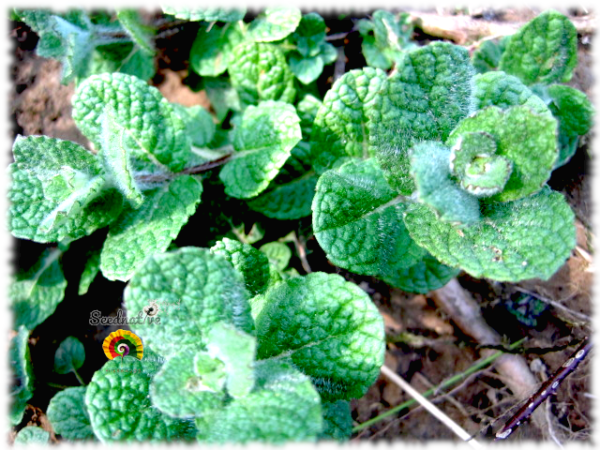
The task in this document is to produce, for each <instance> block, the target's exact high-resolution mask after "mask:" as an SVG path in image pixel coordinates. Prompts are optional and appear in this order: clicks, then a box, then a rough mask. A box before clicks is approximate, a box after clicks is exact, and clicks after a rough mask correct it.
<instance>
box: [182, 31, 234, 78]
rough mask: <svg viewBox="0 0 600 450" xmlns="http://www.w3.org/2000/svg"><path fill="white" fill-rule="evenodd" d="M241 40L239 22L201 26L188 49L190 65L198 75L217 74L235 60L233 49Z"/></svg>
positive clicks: (211, 75)
mask: <svg viewBox="0 0 600 450" xmlns="http://www.w3.org/2000/svg"><path fill="white" fill-rule="evenodd" d="M243 41H244V34H243V31H242V28H241V26H240V24H239V23H231V24H226V25H224V26H219V25H213V26H211V27H209V28H207V29H204V28H202V29H200V30H199V32H198V34H197V35H196V39H195V40H194V43H193V44H192V49H191V50H190V66H191V67H192V69H193V70H194V72H196V73H197V74H198V75H200V76H203V77H216V76H219V75H221V74H222V73H224V72H225V71H226V70H227V69H228V68H229V65H230V64H231V63H232V62H235V59H234V58H233V49H234V47H235V46H236V45H238V44H240V43H242V42H243Z"/></svg>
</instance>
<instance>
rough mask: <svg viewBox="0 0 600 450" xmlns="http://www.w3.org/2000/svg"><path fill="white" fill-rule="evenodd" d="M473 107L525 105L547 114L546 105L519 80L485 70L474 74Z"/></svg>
mask: <svg viewBox="0 0 600 450" xmlns="http://www.w3.org/2000/svg"><path fill="white" fill-rule="evenodd" d="M474 96H475V107H476V109H483V108H486V107H487V106H497V107H499V108H502V109H508V108H510V107H511V106H527V107H529V108H530V109H531V110H532V111H534V112H536V113H538V114H541V115H548V114H549V111H548V107H547V106H546V104H545V103H544V102H543V101H542V99H541V98H539V97H538V96H537V95H535V94H534V93H533V92H532V91H531V89H529V88H528V87H527V86H525V85H524V84H523V82H522V81H521V80H519V79H518V78H517V77H515V76H513V75H508V74H507V73H504V72H487V73H485V74H483V75H476V76H475V91H474Z"/></svg>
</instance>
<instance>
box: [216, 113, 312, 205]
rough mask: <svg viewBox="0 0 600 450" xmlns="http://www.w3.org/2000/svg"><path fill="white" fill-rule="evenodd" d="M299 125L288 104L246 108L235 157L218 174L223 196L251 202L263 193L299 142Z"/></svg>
mask: <svg viewBox="0 0 600 450" xmlns="http://www.w3.org/2000/svg"><path fill="white" fill-rule="evenodd" d="M299 122H300V119H299V118H298V115H297V114H296V111H295V109H294V107H293V106H292V105H289V104H285V103H282V102H271V101H269V102H262V103H261V104H260V105H259V106H256V107H255V106H249V107H248V108H247V109H246V110H245V111H244V115H243V116H242V119H241V123H240V124H239V125H238V126H237V127H236V128H235V131H234V137H233V146H234V148H235V150H236V153H235V154H234V157H233V158H232V160H231V161H229V162H228V163H227V164H226V165H225V166H224V167H223V168H222V169H221V172H220V174H219V177H220V179H221V181H223V183H224V184H225V193H227V194H228V195H231V196H233V197H237V198H250V197H255V196H256V195H258V194H259V193H260V192H262V191H263V190H265V189H266V188H267V186H268V185H269V182H270V181H271V180H272V179H273V178H275V176H276V175H277V174H278V173H279V169H281V167H282V166H283V164H284V163H285V162H286V160H287V159H288V157H289V156H290V153H291V151H292V149H293V148H294V146H295V145H296V144H297V143H298V141H300V139H301V138H302V134H301V131H300V125H299Z"/></svg>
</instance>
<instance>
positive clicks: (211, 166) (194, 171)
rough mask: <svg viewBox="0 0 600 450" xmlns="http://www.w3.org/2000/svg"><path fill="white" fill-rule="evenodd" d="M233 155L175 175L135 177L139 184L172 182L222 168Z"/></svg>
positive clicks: (163, 174)
mask: <svg viewBox="0 0 600 450" xmlns="http://www.w3.org/2000/svg"><path fill="white" fill-rule="evenodd" d="M232 155H233V153H228V154H226V155H224V156H222V157H220V158H219V159H215V160H214V161H209V162H206V163H204V164H200V165H199V166H194V167H188V168H187V169H183V170H182V171H181V172H177V173H168V174H167V173H160V174H156V173H153V174H150V175H138V176H137V177H136V179H137V181H141V182H145V183H159V182H162V181H168V180H172V179H173V178H176V177H177V176H179V175H195V174H199V173H202V172H206V171H208V170H210V169H214V168H215V167H219V166H222V165H223V164H225V163H227V162H228V161H229V160H230V159H231V157H232Z"/></svg>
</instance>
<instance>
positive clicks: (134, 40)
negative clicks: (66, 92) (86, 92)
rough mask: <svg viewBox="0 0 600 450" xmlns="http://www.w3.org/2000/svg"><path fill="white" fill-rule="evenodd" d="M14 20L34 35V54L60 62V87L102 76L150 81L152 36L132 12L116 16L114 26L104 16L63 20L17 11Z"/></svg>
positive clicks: (79, 14) (74, 14) (71, 15)
mask: <svg viewBox="0 0 600 450" xmlns="http://www.w3.org/2000/svg"><path fill="white" fill-rule="evenodd" d="M15 14H16V17H17V18H18V19H20V20H22V21H24V22H26V23H27V24H28V25H29V26H30V27H31V28H32V29H33V30H34V31H35V32H37V33H38V35H39V37H40V42H39V43H38V45H37V53H38V54H39V55H40V56H44V57H46V58H53V59H58V60H59V61H60V62H61V64H62V67H63V71H62V83H63V84H68V83H70V82H71V81H80V80H83V79H85V78H86V77H88V76H90V75H92V74H97V73H102V72H121V73H127V74H131V75H135V76H137V77H139V78H141V79H143V80H148V79H150V78H151V77H152V76H153V75H154V72H155V69H154V62H153V58H154V43H153V41H152V38H153V31H152V29H151V28H149V27H148V26H146V25H144V24H143V22H142V20H141V18H140V16H139V14H138V13H137V12H136V11H133V10H122V11H119V13H118V20H117V21H116V22H111V21H110V17H108V16H107V15H105V14H101V13H99V14H91V15H90V14H88V13H86V12H84V11H81V10H71V11H68V12H66V13H64V14H54V13H52V12H51V11H48V10H17V11H16V12H15Z"/></svg>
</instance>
